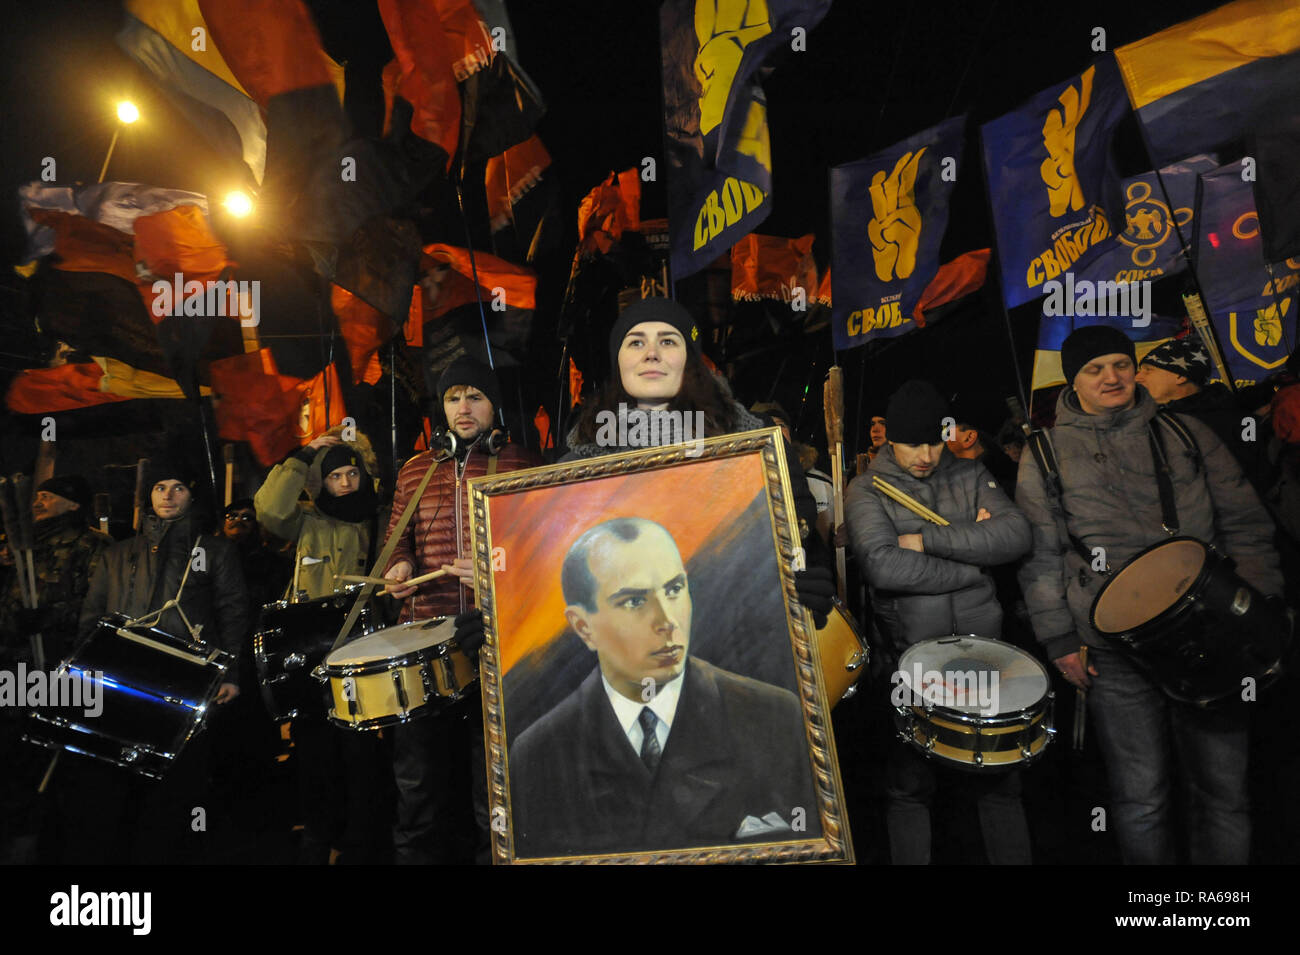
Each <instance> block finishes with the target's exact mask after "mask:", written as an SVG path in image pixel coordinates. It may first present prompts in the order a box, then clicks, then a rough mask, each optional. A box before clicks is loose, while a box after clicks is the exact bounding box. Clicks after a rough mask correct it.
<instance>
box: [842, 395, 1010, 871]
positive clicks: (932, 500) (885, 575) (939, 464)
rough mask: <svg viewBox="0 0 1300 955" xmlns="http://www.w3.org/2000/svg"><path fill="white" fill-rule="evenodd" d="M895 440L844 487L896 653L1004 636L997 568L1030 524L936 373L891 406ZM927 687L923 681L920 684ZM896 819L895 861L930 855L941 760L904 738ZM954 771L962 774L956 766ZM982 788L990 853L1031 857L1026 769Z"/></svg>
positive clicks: (895, 756)
mask: <svg viewBox="0 0 1300 955" xmlns="http://www.w3.org/2000/svg"><path fill="white" fill-rule="evenodd" d="M885 417H886V418H888V420H889V440H888V443H887V444H886V446H885V447H883V448H882V449H881V451H880V453H879V454H877V455H876V458H875V460H874V461H872V462H871V467H870V469H869V474H863V475H860V476H859V477H857V478H855V479H854V480H853V482H852V483H851V484H850V485H849V489H848V492H847V493H846V494H845V500H844V509H845V515H846V523H847V524H848V528H849V539H850V540H851V541H852V543H853V550H854V553H855V554H857V557H858V562H859V564H860V566H861V567H863V568H864V570H865V572H866V576H867V581H868V582H869V583H870V585H871V600H872V608H873V610H874V613H875V620H876V625H877V627H878V628H879V630H880V632H881V635H882V637H883V642H884V643H885V644H886V645H885V646H884V647H882V650H883V652H884V653H886V654H889V655H892V656H893V657H894V660H893V661H891V665H893V666H896V665H897V659H898V657H900V656H901V655H902V654H903V653H904V652H905V651H906V650H907V649H908V647H910V646H912V645H913V644H917V643H920V642H922V641H924V640H930V639H934V638H936V637H943V636H947V635H949V634H976V635H978V636H981V637H989V638H993V639H997V638H998V637H1000V636H1001V633H1002V608H1001V607H1000V606H999V604H998V601H997V595H996V593H995V591H994V584H993V578H992V576H991V575H990V573H989V568H991V567H995V566H997V565H998V564H1005V563H1007V562H1008V561H1012V560H1015V559H1017V558H1018V557H1020V556H1021V555H1023V554H1024V553H1025V552H1026V551H1028V550H1029V542H1030V529H1029V522H1028V521H1026V520H1025V516H1024V515H1023V514H1021V513H1020V511H1019V510H1017V509H1016V506H1015V505H1014V504H1012V503H1011V501H1010V500H1009V499H1008V498H1007V496H1006V494H1004V493H1003V492H1002V489H1001V488H1000V487H999V486H998V483H997V482H996V481H995V480H994V479H993V476H992V475H991V474H990V473H989V471H988V469H987V468H985V467H984V466H983V465H982V464H980V463H979V462H977V461H971V460H966V459H963V458H957V457H954V456H953V455H952V454H950V453H948V452H947V450H946V449H945V447H944V430H945V423H946V424H947V425H948V426H949V429H951V425H952V417H951V413H950V410H949V407H948V402H947V401H945V400H944V398H943V396H942V395H940V394H939V392H938V391H937V390H936V389H935V387H934V386H933V385H931V384H930V383H929V382H925V381H909V382H906V383H904V384H903V385H902V386H901V387H900V388H899V389H898V390H897V391H896V392H894V394H893V396H892V397H891V398H890V399H889V407H888V409H887V410H886V412H885ZM870 475H879V476H880V477H882V478H884V479H885V480H886V481H888V482H889V483H890V484H892V485H894V486H895V487H897V488H899V489H900V490H901V491H903V492H904V493H906V494H908V495H910V496H911V497H913V498H915V499H917V500H918V501H920V502H921V503H922V504H924V505H925V506H926V507H928V508H930V509H931V510H933V511H937V512H938V513H939V514H940V515H941V516H942V517H944V518H946V519H947V520H948V521H950V522H951V523H950V526H947V527H941V526H939V525H937V524H930V523H927V522H926V521H925V520H924V519H923V518H921V517H919V516H917V515H916V514H914V513H913V512H912V511H910V510H908V509H907V508H905V507H904V506H903V505H901V504H899V503H898V502H897V501H894V500H893V499H891V498H889V497H886V496H885V495H884V494H882V493H880V492H878V491H876V490H875V489H874V488H873V487H872V481H871V476H870ZM917 689H919V688H917ZM885 772H886V793H887V799H888V805H887V808H886V823H887V826H888V830H889V848H890V855H891V857H892V859H893V861H894V863H895V864H901V865H924V864H927V863H929V861H930V807H931V805H932V803H933V801H934V794H935V790H936V788H937V781H938V780H937V776H936V773H935V764H934V763H932V762H930V761H928V760H926V759H925V758H924V757H923V756H922V755H921V754H919V753H918V752H916V751H915V750H914V749H912V748H911V747H910V746H907V745H905V744H902V743H898V744H896V745H894V747H893V748H892V750H891V752H890V755H889V759H888V763H887V765H886V769H885ZM954 778H955V777H954ZM961 782H962V785H963V788H964V789H965V790H966V791H967V792H971V793H972V794H973V795H974V798H975V802H976V805H977V807H978V810H979V818H980V828H981V830H982V832H983V835H984V847H985V851H986V852H987V854H988V858H989V861H990V862H993V863H995V864H1008V865H1024V864H1028V863H1029V861H1030V852H1029V832H1028V829H1027V827H1026V825H1025V814H1024V808H1023V807H1022V805H1021V802H1020V776H1019V773H1018V771H1016V770H1012V771H1011V772H1007V773H1002V774H998V775H980V776H972V777H970V778H969V779H968V780H965V779H964V780H961Z"/></svg>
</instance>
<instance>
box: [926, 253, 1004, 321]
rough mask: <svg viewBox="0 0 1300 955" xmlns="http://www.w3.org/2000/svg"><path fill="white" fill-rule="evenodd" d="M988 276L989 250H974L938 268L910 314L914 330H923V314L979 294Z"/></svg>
mask: <svg viewBox="0 0 1300 955" xmlns="http://www.w3.org/2000/svg"><path fill="white" fill-rule="evenodd" d="M988 272H989V250H988V249H976V250H975V251H974V252H967V253H966V254H965V255H959V256H957V258H955V259H953V260H952V261H951V262H947V263H945V264H943V265H941V266H939V271H938V272H936V273H935V275H934V278H933V279H931V280H930V284H929V285H927V286H926V287H925V291H924V292H922V293H921V298H920V301H918V302H917V303H916V308H915V309H913V310H912V318H914V319H915V320H916V327H917V328H925V313H926V311H927V310H929V309H932V308H938V307H939V306H940V305H947V304H948V303H949V302H955V301H957V299H959V298H962V297H963V296H966V295H969V294H971V292H974V291H977V290H979V289H980V288H981V287H982V286H983V285H984V280H985V279H986V278H987V277H988Z"/></svg>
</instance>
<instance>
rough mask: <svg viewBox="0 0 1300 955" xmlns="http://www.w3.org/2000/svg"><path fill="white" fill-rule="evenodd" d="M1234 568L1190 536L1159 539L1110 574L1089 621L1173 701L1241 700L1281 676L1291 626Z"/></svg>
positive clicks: (1277, 605)
mask: <svg viewBox="0 0 1300 955" xmlns="http://www.w3.org/2000/svg"><path fill="white" fill-rule="evenodd" d="M1232 568H1233V564H1232V561H1231V560H1230V559H1228V558H1227V557H1225V556H1224V555H1222V554H1220V553H1219V552H1218V551H1216V550H1214V548H1212V547H1207V546H1206V545H1205V544H1204V543H1202V542H1201V541H1199V540H1196V539H1195V538H1192V537H1174V538H1170V539H1169V540H1167V541H1161V542H1160V543H1158V544H1154V545H1152V546H1151V547H1148V548H1146V550H1143V551H1141V552H1140V553H1139V554H1137V556H1135V557H1133V559H1132V560H1129V561H1128V562H1127V563H1125V564H1124V566H1123V567H1121V568H1120V569H1119V570H1117V571H1115V573H1114V574H1112V575H1111V577H1110V579H1109V580H1107V581H1106V584H1105V586H1103V587H1102V588H1101V590H1100V591H1099V592H1098V594H1097V596H1096V598H1095V599H1094V600H1093V602H1092V611H1091V615H1090V622H1091V623H1092V626H1093V629H1094V630H1096V631H1097V633H1099V634H1100V635H1101V636H1103V637H1105V638H1107V639H1108V640H1110V641H1112V642H1113V643H1114V644H1115V646H1116V648H1117V649H1120V650H1123V651H1127V652H1128V653H1129V655H1130V656H1131V657H1132V658H1133V659H1134V660H1136V661H1137V663H1138V664H1139V665H1140V666H1142V667H1143V668H1144V669H1145V670H1146V671H1147V672H1148V673H1149V674H1150V675H1151V677H1152V678H1153V679H1154V680H1155V681H1156V682H1157V683H1158V684H1159V685H1160V687H1161V689H1163V690H1164V691H1165V693H1167V694H1168V695H1169V696H1171V697H1173V698H1174V699H1175V700H1179V701H1181V702H1184V703H1192V704H1195V705H1198V706H1208V705H1210V704H1212V703H1219V702H1225V701H1228V700H1232V699H1241V694H1242V692H1243V689H1244V687H1245V685H1246V684H1247V681H1253V684H1254V686H1255V687H1256V688H1259V687H1263V686H1265V685H1267V684H1268V683H1270V682H1272V681H1273V680H1275V679H1276V678H1277V677H1278V676H1279V675H1280V674H1281V672H1282V658H1283V657H1284V656H1285V655H1286V652H1287V648H1288V645H1289V644H1290V640H1291V621H1290V619H1289V617H1288V615H1287V612H1286V609H1285V608H1284V607H1283V606H1282V605H1281V604H1280V603H1276V602H1273V601H1269V600H1266V599H1265V597H1264V595H1263V594H1262V593H1260V592H1259V591H1258V590H1256V589H1255V588H1254V587H1252V586H1251V585H1250V584H1249V583H1247V582H1246V581H1244V580H1242V579H1241V578H1240V577H1238V576H1237V575H1236V574H1235V573H1234V572H1233V569H1232Z"/></svg>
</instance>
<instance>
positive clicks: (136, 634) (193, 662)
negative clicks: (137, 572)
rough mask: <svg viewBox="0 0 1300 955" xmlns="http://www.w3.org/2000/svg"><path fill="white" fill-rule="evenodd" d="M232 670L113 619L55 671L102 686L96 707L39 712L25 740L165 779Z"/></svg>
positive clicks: (201, 651) (218, 654)
mask: <svg viewBox="0 0 1300 955" xmlns="http://www.w3.org/2000/svg"><path fill="white" fill-rule="evenodd" d="M231 662H232V659H231V656H230V654H228V653H226V652H225V651H224V650H220V649H217V648H216V647H211V646H208V645H206V644H202V643H193V642H191V641H189V640H185V639H183V638H181V637H177V636H174V635H172V634H170V633H167V632H166V631H164V630H160V629H158V628H157V627H148V626H142V625H139V624H133V623H130V622H128V621H127V618H126V617H124V616H122V615H121V614H109V615H107V616H104V617H101V618H100V620H99V624H98V626H96V628H95V630H94V631H93V632H92V633H91V634H90V636H88V637H87V638H86V639H85V640H83V641H82V642H81V643H80V644H79V645H78V646H77V648H76V649H75V650H74V651H73V652H72V654H71V656H69V657H68V659H67V660H64V661H63V662H62V663H60V664H59V668H58V671H57V674H58V678H59V679H61V680H64V681H68V680H74V679H75V680H82V681H91V682H93V683H95V684H97V686H96V687H95V693H96V695H97V697H98V700H97V703H96V705H95V707H94V708H93V709H91V708H87V707H85V706H80V707H78V706H68V705H58V706H44V707H39V708H34V709H33V710H32V711H31V714H30V716H29V718H28V723H27V729H26V732H25V734H24V736H23V738H24V739H25V740H27V741H28V742H29V743H35V744H36V745H37V746H44V747H46V748H48V749H62V750H67V751H68V752H70V753H77V754H79V755H81V756H88V757H90V758H91V759H94V760H96V761H99V762H105V763H111V764H113V765H114V766H120V767H122V768H123V769H128V770H130V771H131V772H134V773H138V774H139V775H141V776H149V777H151V778H153V779H161V778H162V777H163V776H164V775H166V773H167V770H168V769H169V768H171V766H172V765H174V764H175V762H176V759H177V758H178V757H179V756H180V754H181V751H182V750H183V749H184V748H185V744H186V743H188V742H189V741H190V740H191V739H192V738H193V737H194V736H195V735H197V734H198V733H199V732H200V731H201V730H202V729H203V727H204V725H205V723H206V722H207V716H208V710H209V707H210V706H211V705H212V701H213V700H214V699H216V696H217V691H218V690H219V689H220V688H221V684H222V683H225V682H226V672H227V671H228V670H229V669H230V664H231ZM83 696H84V695H83ZM64 702H65V703H66V701H64Z"/></svg>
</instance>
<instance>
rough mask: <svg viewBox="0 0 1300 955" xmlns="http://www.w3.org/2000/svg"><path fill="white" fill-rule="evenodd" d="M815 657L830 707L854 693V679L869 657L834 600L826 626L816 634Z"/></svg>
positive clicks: (847, 616) (849, 617) (855, 628)
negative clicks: (819, 665)
mask: <svg viewBox="0 0 1300 955" xmlns="http://www.w3.org/2000/svg"><path fill="white" fill-rule="evenodd" d="M817 653H818V656H820V657H821V661H822V682H823V683H825V684H826V700H827V702H829V703H830V705H831V706H832V707H833V706H835V704H836V703H838V702H839V701H840V700H847V699H848V698H849V697H850V696H852V695H853V694H854V693H856V692H857V689H858V687H857V683H858V678H859V677H860V676H862V674H863V673H864V672H865V667H866V665H867V660H868V659H869V658H870V655H871V651H870V650H869V649H868V648H867V644H866V643H865V642H864V641H863V639H862V636H861V634H860V633H859V631H858V626H857V624H856V623H855V622H854V620H853V615H852V614H851V613H849V611H848V609H847V608H846V607H845V606H844V605H843V604H842V603H840V602H839V600H838V599H836V598H832V605H831V610H830V613H828V614H827V615H826V626H824V627H822V628H821V629H820V630H818V631H817Z"/></svg>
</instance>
